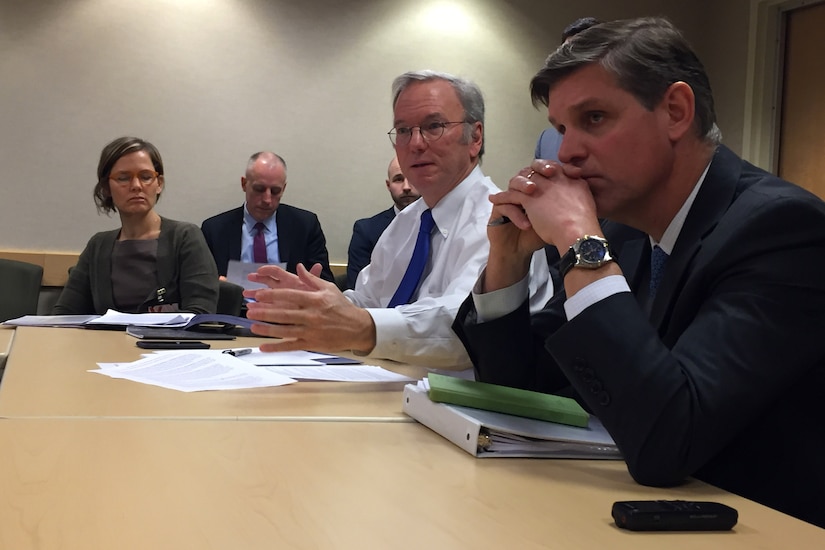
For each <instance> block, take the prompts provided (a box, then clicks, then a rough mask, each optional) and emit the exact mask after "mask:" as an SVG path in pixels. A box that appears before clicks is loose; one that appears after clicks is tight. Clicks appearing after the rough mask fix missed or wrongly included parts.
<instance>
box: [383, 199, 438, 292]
mask: <svg viewBox="0 0 825 550" xmlns="http://www.w3.org/2000/svg"><path fill="white" fill-rule="evenodd" d="M433 227H435V222H434V221H433V214H432V212H430V210H429V209H427V210H425V211H423V212H422V213H421V227H419V229H418V238H417V239H416V240H415V250H413V255H412V258H410V265H408V266H407V272H406V273H404V278H403V279H401V284H399V285H398V290H396V291H395V294H393V297H392V300H390V303H389V305H388V306H387V307H395V306H399V305H402V304H408V303H410V298H412V296H413V293H415V289H416V288H418V283H419V282H420V281H421V275H423V274H424V268H425V267H426V266H427V260H428V259H429V257H430V233H432V231H433Z"/></svg>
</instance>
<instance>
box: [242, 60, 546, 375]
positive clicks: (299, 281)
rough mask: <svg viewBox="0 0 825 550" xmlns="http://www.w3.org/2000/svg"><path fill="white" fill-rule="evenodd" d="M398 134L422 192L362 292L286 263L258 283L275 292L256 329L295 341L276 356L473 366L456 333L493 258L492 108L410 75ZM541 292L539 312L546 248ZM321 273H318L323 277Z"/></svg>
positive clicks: (262, 272)
mask: <svg viewBox="0 0 825 550" xmlns="http://www.w3.org/2000/svg"><path fill="white" fill-rule="evenodd" d="M392 92H393V114H394V119H393V120H394V127H393V129H392V130H390V132H389V136H390V140H391V141H392V143H393V145H394V147H395V152H396V155H397V156H398V162H399V165H400V167H401V171H402V172H403V173H404V175H405V176H407V178H408V179H409V181H410V183H412V184H413V186H414V187H415V188H416V189H417V190H418V192H419V193H420V194H421V200H419V201H416V202H414V203H413V204H411V205H410V206H408V207H407V208H405V209H404V210H402V211H401V212H399V214H398V215H397V216H396V217H395V219H394V220H393V221H392V223H390V225H389V227H387V229H386V231H385V232H384V234H383V235H382V236H381V238H380V239H379V240H378V243H377V244H376V247H375V249H374V250H373V253H372V259H371V263H370V265H368V266H367V267H365V268H364V269H363V271H362V272H361V274H360V276H359V277H358V280H357V282H356V285H355V289H354V290H348V291H346V292H345V293H343V294H342V293H341V292H339V291H338V289H337V288H336V287H335V286H334V285H330V284H327V283H324V282H323V281H320V280H319V279H318V278H317V277H315V276H313V275H312V274H311V273H309V272H307V271H306V270H304V269H301V268H300V267H299V269H298V276H297V277H296V276H292V275H290V274H289V273H286V272H284V271H283V270H282V269H279V268H277V267H275V266H266V267H263V268H261V269H259V270H258V273H257V274H256V275H253V276H251V278H252V279H254V280H256V281H258V282H262V283H265V284H267V286H269V287H270V288H269V289H263V290H257V291H246V292H245V295H246V296H247V297H250V298H254V299H255V300H256V302H255V303H251V304H250V306H249V311H248V317H249V318H250V319H255V320H260V321H266V322H269V323H278V324H268V325H263V324H259V325H254V326H253V328H252V330H253V332H255V333H257V334H261V335H267V336H276V337H281V338H284V340H281V341H279V342H276V343H268V344H264V345H262V346H261V349H262V350H265V351H276V350H297V349H313V350H323V351H340V350H342V349H347V350H352V351H354V352H355V353H358V354H364V355H368V356H370V357H375V358H387V359H394V360H397V361H403V362H408V363H415V364H420V365H427V366H433V367H442V368H465V367H468V366H470V360H469V357H468V356H467V352H466V351H465V350H464V348H463V346H462V345H461V343H460V342H459V341H458V339H457V337H456V336H455V334H454V333H453V332H452V330H451V329H450V325H451V323H452V320H453V318H454V316H455V313H456V311H457V310H458V307H459V305H460V304H461V302H462V301H463V299H464V297H466V295H467V294H468V293H469V292H470V289H471V288H472V286H473V283H474V282H475V279H476V277H477V275H478V273H479V271H480V269H481V267H482V265H483V264H484V262H485V258H486V256H487V253H488V246H489V245H488V241H487V222H488V220H489V218H490V212H491V209H492V207H491V205H490V202H489V199H488V197H489V196H490V194H492V193H497V192H498V191H499V190H498V188H497V187H496V186H495V185H494V184H493V182H492V181H491V180H490V178H488V177H486V176H485V175H484V174H483V173H482V171H481V168H480V167H479V161H480V159H481V156H482V155H483V152H484V100H483V98H482V96H481V91H480V90H479V89H478V87H477V86H476V85H475V84H473V83H472V82H469V81H467V80H464V79H461V78H458V77H455V76H452V75H449V74H444V73H436V72H433V71H421V72H410V73H405V74H403V75H401V76H399V77H398V78H396V79H395V81H394V82H393V87H392ZM532 264H534V269H533V270H532V272H533V273H534V276H535V277H536V278H535V279H532V278H531V284H532V286H531V291H532V292H531V296H532V297H533V298H534V300H535V305H536V307H537V308H540V307H541V305H542V300H546V299H547V298H549V297H550V296H551V295H552V292H553V289H552V284H550V283H549V281H548V268H547V262H546V259H545V257H544V254H543V253H542V252H539V253H537V254H536V255H535V256H534V258H533V260H532ZM316 269H317V268H315V269H313V272H315V271H316Z"/></svg>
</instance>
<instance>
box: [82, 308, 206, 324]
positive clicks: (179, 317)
mask: <svg viewBox="0 0 825 550" xmlns="http://www.w3.org/2000/svg"><path fill="white" fill-rule="evenodd" d="M194 316H195V314H194V313H121V312H119V311H115V310H113V309H110V310H108V311H107V312H106V313H105V314H104V315H101V316H100V317H98V318H97V319H93V320H91V321H89V322H88V323H86V324H88V325H124V326H126V325H137V326H140V327H157V326H161V327H182V326H185V325H186V323H188V322H189V320H190V319H191V318H192V317H194Z"/></svg>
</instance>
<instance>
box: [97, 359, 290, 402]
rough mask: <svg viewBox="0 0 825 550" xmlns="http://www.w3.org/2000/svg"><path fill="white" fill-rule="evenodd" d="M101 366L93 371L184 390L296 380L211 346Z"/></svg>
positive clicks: (278, 384)
mask: <svg viewBox="0 0 825 550" xmlns="http://www.w3.org/2000/svg"><path fill="white" fill-rule="evenodd" d="M98 366H99V367H100V369H99V370H91V371H89V372H94V373H98V374H104V375H106V376H110V377H112V378H122V379H125V380H132V381H134V382H140V383H142V384H151V385H153V386H160V387H163V388H168V389H172V390H177V391H182V392H194V391H205V390H235V389H243V388H263V387H271V386H282V385H285V384H292V383H294V382H295V380H294V379H292V378H289V377H287V376H283V375H280V374H277V373H274V372H270V371H268V370H267V369H262V368H258V367H256V366H254V365H250V364H249V363H246V362H244V361H241V360H240V359H238V358H236V357H233V356H231V355H229V354H227V353H220V352H218V353H216V352H215V351H210V350H203V351H200V350H198V351H194V350H192V351H189V350H187V351H165V352H159V353H153V354H150V355H148V356H144V357H143V358H142V359H138V360H137V361H134V362H132V363H99V364H98Z"/></svg>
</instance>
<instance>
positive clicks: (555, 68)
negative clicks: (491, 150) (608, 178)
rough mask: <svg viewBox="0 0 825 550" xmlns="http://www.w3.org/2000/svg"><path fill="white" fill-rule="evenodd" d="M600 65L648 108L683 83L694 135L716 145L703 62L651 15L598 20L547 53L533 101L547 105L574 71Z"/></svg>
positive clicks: (667, 25) (676, 32)
mask: <svg viewBox="0 0 825 550" xmlns="http://www.w3.org/2000/svg"><path fill="white" fill-rule="evenodd" d="M591 63H599V64H600V65H601V66H602V67H604V68H605V69H606V70H608V71H609V72H611V73H612V74H613V75H615V77H616V79H617V81H618V84H619V86H620V87H621V88H622V89H624V90H626V91H627V92H629V93H630V94H632V95H633V96H634V97H635V98H636V100H637V101H639V103H641V104H642V105H644V107H645V108H646V109H648V110H652V109H653V108H654V107H655V106H656V105H657V104H658V103H659V101H661V99H662V98H663V97H664V94H665V92H666V91H667V89H668V88H669V87H670V85H671V84H673V83H675V82H685V83H687V84H688V85H689V86H690V87H691V89H692V90H693V94H694V97H695V100H694V103H695V111H696V120H695V125H696V128H697V132H698V135H699V136H700V137H701V138H703V139H704V140H705V141H707V142H708V143H711V144H714V145H718V144H719V143H720V142H721V140H722V133H721V132H720V131H719V127H718V126H717V125H716V112H715V110H714V106H713V94H712V92H711V89H710V81H709V79H708V76H707V73H706V72H705V68H704V66H703V65H702V62H701V61H699V58H698V57H697V56H696V54H695V53H694V52H693V50H692V49H691V47H690V45H689V44H688V42H687V40H685V38H684V36H682V34H681V33H680V32H679V30H678V29H677V28H676V27H675V26H673V24H672V23H671V22H670V21H668V20H667V19H665V18H661V17H649V18H640V19H626V20H622V21H611V22H608V23H601V24H599V25H595V26H593V27H590V28H589V29H586V30H584V31H582V32H581V33H579V34H577V35H576V39H575V40H572V41H570V42H568V43H566V44H563V45H562V46H560V47H559V48H558V49H557V50H556V51H554V52H553V53H551V54H550V56H549V57H548V58H547V60H546V61H545V62H544V67H543V68H542V69H541V70H540V71H539V72H538V73H536V75H535V76H534V77H533V80H532V81H531V82H530V95H531V97H532V99H533V105H538V104H539V103H541V104H543V105H545V106H546V105H547V104H548V101H549V95H550V90H552V89H553V87H554V86H555V85H556V84H558V82H559V81H560V80H562V79H564V78H566V77H567V76H569V75H570V74H572V73H573V72H575V71H576V70H578V69H580V68H582V67H584V66H585V65H589V64H591Z"/></svg>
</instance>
